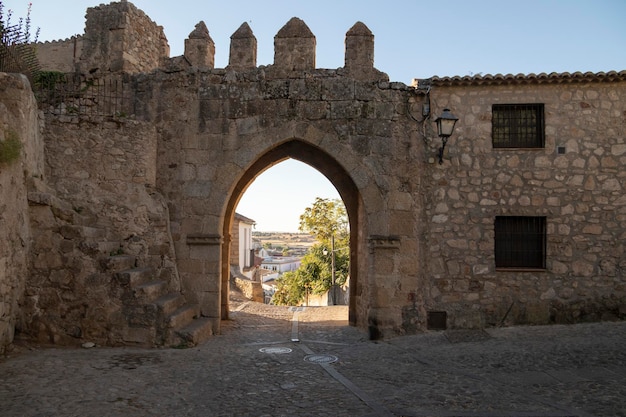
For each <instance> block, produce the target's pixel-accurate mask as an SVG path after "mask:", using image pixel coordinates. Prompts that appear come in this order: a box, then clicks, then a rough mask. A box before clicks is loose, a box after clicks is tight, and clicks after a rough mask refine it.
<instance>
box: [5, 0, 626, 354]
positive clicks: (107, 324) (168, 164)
mask: <svg viewBox="0 0 626 417" xmlns="http://www.w3.org/2000/svg"><path fill="white" fill-rule="evenodd" d="M120 22H124V24H123V25H122V24H120ZM244 29H245V28H244ZM243 32H245V33H244V35H246V36H248V35H250V34H251V31H250V32H249V33H248V32H247V31H245V30H244V31H243ZM138 33H147V34H149V36H144V37H142V38H141V41H140V40H139V38H137V36H136V35H137V34H138ZM161 35H162V30H161V29H160V28H159V27H158V26H156V24H155V23H154V22H152V21H150V19H148V18H147V17H146V16H145V15H144V14H143V13H142V12H140V11H138V10H137V9H136V8H134V6H132V5H131V4H130V3H126V2H122V3H112V4H110V5H108V6H104V5H103V6H99V7H96V8H92V9H89V11H88V19H87V28H86V33H85V35H84V36H83V38H82V39H83V42H84V46H83V48H82V50H81V51H80V57H79V61H78V62H80V63H81V66H80V68H82V69H93V68H100V69H104V70H118V71H122V70H123V71H126V72H127V74H124V77H122V81H123V83H124V84H123V87H124V98H125V100H126V101H127V110H128V111H127V112H126V111H125V112H124V113H125V114H118V113H114V114H99V115H95V116H90V115H87V114H82V113H80V112H81V111H82V110H81V108H78V109H77V113H75V114H70V113H69V112H68V111H60V112H58V113H54V112H50V111H49V109H46V110H47V111H48V113H47V114H46V124H45V126H44V137H45V141H46V155H45V156H46V164H47V171H46V176H45V178H44V180H43V181H33V185H32V190H31V192H30V194H29V202H30V209H29V213H30V216H31V221H30V227H31V234H32V235H33V243H32V249H31V251H30V253H28V257H29V259H30V264H31V265H30V268H29V271H28V278H27V282H26V283H24V284H23V285H24V288H25V289H26V295H25V304H24V306H23V308H22V311H21V312H20V314H21V315H23V317H24V320H23V322H24V325H23V331H24V333H25V334H28V335H30V336H31V337H33V338H37V339H39V340H41V339H46V340H50V341H53V342H59V343H70V342H72V341H74V342H83V341H85V340H84V339H85V337H86V336H85V335H88V336H89V337H90V338H94V339H97V341H98V342H99V343H108V344H116V343H124V342H127V341H140V342H142V343H145V342H150V341H153V343H154V344H159V340H160V339H159V337H160V336H159V334H160V332H161V330H160V329H161V327H162V323H161V321H160V319H159V317H161V316H164V317H165V316H167V315H166V314H164V313H163V311H162V310H164V309H165V307H168V308H167V309H166V310H167V311H168V314H170V313H171V314H170V315H169V316H168V317H169V319H168V320H169V321H168V323H169V324H170V325H171V323H181V322H182V321H183V319H184V318H191V317H192V316H193V317H195V316H197V315H198V314H200V315H202V316H203V317H204V318H203V319H202V320H203V322H202V323H208V325H210V326H211V327H210V328H209V329H207V328H203V330H202V331H200V332H199V333H201V334H204V335H206V334H209V333H211V332H213V333H218V332H219V329H220V320H221V319H224V318H227V317H228V299H227V297H225V294H226V293H227V286H228V282H229V276H230V251H231V247H230V246H231V242H230V237H229V234H230V231H231V227H232V219H233V218H234V210H235V207H236V203H237V202H238V200H239V198H240V196H241V194H242V193H243V190H245V189H246V188H247V186H248V185H249V183H250V182H252V181H253V180H254V179H255V178H256V176H257V175H258V174H259V173H261V172H262V171H263V170H265V169H266V168H267V167H269V166H272V165H273V164H276V163H278V162H280V161H282V160H284V159H287V158H294V159H297V160H300V161H303V162H305V163H308V164H310V165H311V166H313V167H314V168H316V169H318V170H319V171H320V172H321V173H322V174H324V175H326V177H327V178H329V180H330V181H331V182H332V183H333V184H334V185H335V186H336V188H337V189H338V191H339V193H340V195H341V197H342V198H343V200H344V203H345V205H346V208H347V212H348V215H349V218H350V225H351V228H350V231H351V251H350V253H351V266H352V267H351V276H350V283H351V287H350V297H349V298H350V306H349V311H350V322H351V323H352V324H356V325H358V326H359V327H360V328H363V329H368V330H369V335H370V337H371V338H381V337H387V336H390V335H396V334H407V333H415V332H418V331H420V330H422V329H424V328H425V327H426V324H427V323H426V318H427V314H428V312H431V311H441V312H445V313H446V314H447V318H448V323H447V326H448V327H450V328H480V327H485V326H491V325H500V324H519V323H533V324H536V323H547V322H569V321H583V320H598V319H612V318H616V317H618V316H619V315H620V314H622V315H623V313H621V311H623V308H624V307H623V306H624V305H625V304H626V288H625V278H624V274H623V271H624V268H625V267H626V259H625V258H624V256H625V255H624V243H623V242H624V241H625V237H626V212H625V210H626V199H625V198H624V189H623V187H624V177H625V176H626V173H625V171H624V168H623V167H624V165H625V163H626V138H625V137H626V134H625V126H626V124H625V123H624V119H625V118H626V108H625V103H626V99H625V96H626V73H625V72H620V73H609V74H556V75H545V74H544V75H540V76H534V75H529V76H484V77H483V76H477V77H463V78H459V77H457V78H453V79H437V78H436V79H433V80H431V82H430V88H429V89H425V88H421V87H420V85H418V86H417V88H414V87H407V86H406V85H404V84H402V83H396V82H389V81H388V78H387V76H386V75H385V74H384V73H380V72H378V71H376V70H374V68H373V62H372V59H373V58H372V57H373V55H372V53H373V52H372V48H371V47H372V46H373V44H372V42H373V36H371V33H370V32H369V30H368V29H367V27H365V25H362V24H356V25H355V26H354V27H353V28H352V29H350V31H349V33H348V34H347V35H346V37H347V38H349V39H347V40H346V47H347V48H348V49H347V50H346V66H345V67H344V68H339V69H336V70H326V69H316V68H315V37H314V35H313V34H312V33H311V32H310V30H309V29H308V27H306V24H305V23H304V22H302V21H301V20H299V19H296V18H294V19H292V20H290V22H288V23H287V24H286V25H285V26H284V27H283V28H282V29H281V30H280V32H279V34H277V35H276V37H275V39H274V40H275V46H276V51H275V63H274V65H268V66H264V67H258V68H257V67H251V66H250V65H249V64H250V62H248V61H246V60H245V59H243V58H242V62H241V66H239V67H238V66H237V65H231V66H230V67H229V68H228V69H212V68H207V67H206V66H194V65H192V63H190V62H189V61H187V60H185V59H182V58H181V57H178V58H172V59H170V60H168V61H167V62H162V61H163V56H164V54H165V48H164V44H165V43H166V42H165V40H164V38H163V37H161ZM199 38H201V40H203V41H206V38H205V37H202V36H199ZM148 44H149V45H148ZM142 45H143V46H142ZM251 45H252V44H248V45H244V46H243V48H250V47H251ZM352 48H354V49H352ZM120 51H122V52H121V53H120ZM109 52H110V53H109ZM248 52H250V51H249V50H248ZM235 55H237V54H235ZM82 63H88V65H86V66H85V65H83V64H82ZM57 64H58V62H55V63H51V64H50V65H51V66H53V65H57ZM43 65H44V67H45V68H49V69H53V68H52V67H47V66H46V62H43ZM160 65H162V66H161V67H159V66H160ZM155 69H157V70H155ZM153 70H154V71H153ZM93 76H94V77H96V76H97V74H96V75H93ZM427 91H428V92H427ZM71 100H73V101H72V103H74V102H75V101H76V100H79V101H80V98H79V99H77V98H76V97H72V98H71ZM92 100H93V99H92ZM429 100H430V103H429ZM528 102H530V103H536V102H541V103H544V104H545V108H546V147H545V149H540V150H534V151H528V150H508V151H504V150H494V149H492V146H491V139H490V129H491V105H492V104H493V103H528ZM5 103H6V101H5ZM64 104H65V103H61V104H59V105H58V106H57V107H58V108H63V105H64ZM92 104H93V107H94V108H95V110H98V103H97V102H96V101H95V100H94V103H92ZM425 104H430V105H431V106H430V107H431V110H432V111H431V114H432V115H437V114H439V112H440V111H441V110H442V107H444V106H445V107H449V108H451V109H452V111H453V113H454V114H456V115H457V116H458V117H459V119H460V121H459V125H458V127H457V131H456V132H455V134H454V135H453V136H452V137H451V139H450V142H449V145H448V147H446V153H445V155H444V163H443V164H441V165H440V164H438V163H437V159H436V155H437V148H438V147H439V143H440V141H439V139H437V138H436V134H435V133H434V131H433V128H434V123H433V122H432V120H433V119H434V117H425V116H423V109H424V108H425V106H424V105H425ZM67 108H69V107H67V106H66V109H67ZM32 126H35V123H34V122H33V123H32ZM29 146H30V145H29ZM557 146H564V147H565V150H566V152H565V154H563V155H561V154H559V153H557V152H556V147H557ZM33 148H36V147H35V146H33ZM18 180H19V178H16V181H18ZM22 181H24V180H23V179H22ZM2 192H7V191H6V190H5V191H2ZM11 192H13V191H11ZM18 193H19V191H18ZM15 210H16V211H17V210H18V207H16V208H15ZM501 214H516V215H542V216H546V217H547V221H548V265H547V269H546V271H516V272H512V271H496V270H495V267H494V242H493V238H494V230H493V229H494V226H493V225H494V218H495V216H497V215H501ZM9 221H10V222H11V224H12V225H13V223H14V222H17V223H16V227H18V229H19V227H20V226H19V224H20V223H19V222H20V220H19V218H13V217H12V218H11V219H10V220H9ZM3 233H4V232H3ZM8 233H9V236H11V235H10V233H11V232H8ZM13 236H15V233H14V235H13ZM13 239H15V238H13ZM3 241H4V240H3ZM120 250H121V251H122V252H123V253H124V254H126V255H129V256H132V259H134V260H135V263H134V265H133V266H134V267H135V269H133V270H132V271H130V272H129V271H126V272H124V270H120V269H119V268H117V267H118V266H119V265H118V264H117V263H116V262H114V261H113V260H111V259H110V258H111V256H110V255H115V254H117V253H118V252H119V251H120ZM6 253H8V255H7V256H17V257H18V258H19V257H20V256H22V257H23V256H25V255H23V254H20V253H19V251H18V252H16V254H15V255H14V254H13V252H12V251H6ZM6 262H7V261H5V265H7V263H6ZM18 265H19V262H18ZM137 268H138V270H137ZM151 274H155V276H152V275H151ZM146 275H149V277H148V276H146ZM11 285H12V286H13V284H11ZM19 285H22V284H20V283H18V284H17V286H18V287H19ZM12 288H13V287H12ZM161 290H163V291H164V292H167V294H166V296H167V297H168V298H167V299H160V300H161V302H152V301H153V300H154V298H153V296H155V297H156V296H163V294H161V293H160V292H159V291H161ZM5 293H10V294H17V293H19V291H17V293H16V292H15V291H13V290H11V291H5ZM170 293H172V294H170ZM17 295H19V294H17ZM170 295H171V297H170ZM178 295H180V296H183V298H184V300H182V301H180V302H181V303H183V302H189V303H192V304H194V305H193V306H187V305H186V304H185V307H184V308H183V307H180V311H178V310H175V311H174V312H171V311H170V309H169V308H170V307H172V303H170V302H169V301H170V300H181V299H180V298H178V297H177V296H178ZM11 297H13V295H11ZM177 303H178V301H177ZM12 305H13V304H12ZM175 305H178V304H175ZM12 308H13V307H12ZM172 308H173V307H172ZM620 308H621V310H620ZM176 312H178V313H176ZM10 314H12V315H13V317H14V316H15V314H17V313H10ZM8 320H9V321H10V320H12V319H8ZM196 323H198V322H196ZM193 329H196V327H193ZM194 331H195V330H194ZM183 333H185V332H183ZM183 333H181V334H183ZM183 339H184V338H183Z"/></svg>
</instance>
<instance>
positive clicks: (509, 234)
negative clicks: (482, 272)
mask: <svg viewBox="0 0 626 417" xmlns="http://www.w3.org/2000/svg"><path fill="white" fill-rule="evenodd" d="M495 252H496V253H495V255H496V268H529V269H545V268H546V218H545V217H530V216H528V217H527V216H497V217H496V221H495Z"/></svg>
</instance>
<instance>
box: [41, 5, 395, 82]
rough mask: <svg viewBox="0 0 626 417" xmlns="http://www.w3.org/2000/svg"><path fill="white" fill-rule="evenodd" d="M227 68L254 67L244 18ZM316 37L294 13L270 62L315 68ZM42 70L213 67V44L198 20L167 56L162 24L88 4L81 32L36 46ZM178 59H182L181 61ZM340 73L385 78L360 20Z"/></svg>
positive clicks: (349, 36) (131, 10)
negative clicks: (181, 47) (179, 52)
mask: <svg viewBox="0 0 626 417" xmlns="http://www.w3.org/2000/svg"><path fill="white" fill-rule="evenodd" d="M230 41H231V44H230V56H229V63H228V68H230V69H233V70H235V71H246V70H252V69H254V68H256V67H257V62H256V60H257V39H256V38H255V36H254V34H253V33H252V30H251V29H250V26H248V24H247V23H243V24H242V25H241V26H240V27H239V29H237V31H235V33H233V35H232V36H231V38H230ZM315 48H316V39H315V36H314V35H313V33H312V32H311V30H310V29H309V27H308V26H307V25H306V23H304V22H303V21H302V20H301V19H299V18H297V17H294V18H292V19H290V20H289V22H287V24H285V26H283V27H282V28H281V29H280V30H279V31H278V33H277V34H276V36H275V37H274V65H273V67H274V68H275V69H276V70H278V71H279V72H285V73H290V72H293V71H296V72H297V71H311V70H314V69H315V60H316V50H315ZM37 50H38V58H39V60H40V64H41V67H42V69H44V70H55V71H62V72H72V71H79V72H82V73H93V72H125V73H129V74H134V73H147V72H151V71H153V70H155V69H160V68H161V69H162V68H166V67H167V66H169V65H170V64H171V63H172V62H173V61H175V60H177V61H178V62H186V64H184V65H189V66H191V67H197V68H205V69H213V68H214V67H215V43H214V42H213V40H212V39H211V36H210V35H209V31H208V29H207V27H206V25H205V23H204V22H202V21H200V22H199V23H198V24H197V25H196V27H195V29H194V30H193V31H192V32H191V33H190V34H189V37H188V39H186V40H185V51H184V55H183V56H182V57H177V59H176V58H172V59H170V57H169V52H170V49H169V45H168V41H167V38H166V37H165V34H164V32H163V27H162V26H159V25H157V24H156V23H155V22H153V21H152V20H151V19H150V18H149V17H148V16H147V15H146V14H145V13H144V12H143V11H141V10H140V9H138V8H137V7H135V6H134V5H133V4H132V3H130V2H127V1H121V2H112V3H110V4H108V5H104V4H101V5H100V6H96V7H90V8H88V9H87V14H86V23H85V33H84V35H81V36H76V37H73V38H71V39H67V40H65V41H60V42H54V43H49V42H47V43H40V44H38V45H37ZM181 60H182V61H181ZM344 65H345V67H344V69H345V71H344V74H345V75H347V76H349V77H352V78H355V79H359V80H364V81H366V80H381V79H384V80H388V77H387V75H386V74H384V73H382V72H380V71H378V70H376V69H375V68H374V35H373V34H372V32H371V31H370V30H369V29H368V28H367V26H365V25H364V24H363V23H362V22H357V23H355V25H354V26H353V27H352V28H350V30H349V31H348V32H347V33H346V38H345V64H344Z"/></svg>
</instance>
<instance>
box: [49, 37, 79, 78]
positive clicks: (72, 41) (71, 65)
mask: <svg viewBox="0 0 626 417" xmlns="http://www.w3.org/2000/svg"><path fill="white" fill-rule="evenodd" d="M83 43H84V42H83V36H72V37H71V38H69V39H65V40H58V41H52V42H43V43H38V44H37V58H38V59H39V62H41V63H43V64H44V69H45V70H46V71H59V72H65V73H68V72H74V71H76V65H77V63H78V60H79V58H80V54H81V52H82V50H83Z"/></svg>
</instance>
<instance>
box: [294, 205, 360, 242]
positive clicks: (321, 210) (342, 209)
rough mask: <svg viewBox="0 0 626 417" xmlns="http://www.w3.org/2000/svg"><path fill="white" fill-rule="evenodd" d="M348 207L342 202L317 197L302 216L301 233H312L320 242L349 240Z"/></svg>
mask: <svg viewBox="0 0 626 417" xmlns="http://www.w3.org/2000/svg"><path fill="white" fill-rule="evenodd" d="M348 224H349V223H348V215H347V214H346V206H344V205H343V202H342V201H341V200H336V199H335V200H331V199H327V198H320V197H317V198H316V199H315V202H314V203H313V205H312V206H311V207H307V208H306V209H305V210H304V213H303V214H302V215H300V227H299V229H300V231H301V232H305V233H310V234H312V235H313V236H315V238H316V239H317V240H318V241H320V242H327V241H330V240H331V238H333V237H334V238H335V239H342V238H347V237H348V234H349V228H348Z"/></svg>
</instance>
